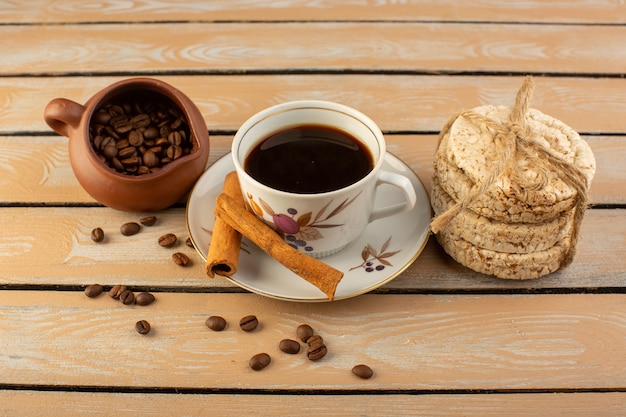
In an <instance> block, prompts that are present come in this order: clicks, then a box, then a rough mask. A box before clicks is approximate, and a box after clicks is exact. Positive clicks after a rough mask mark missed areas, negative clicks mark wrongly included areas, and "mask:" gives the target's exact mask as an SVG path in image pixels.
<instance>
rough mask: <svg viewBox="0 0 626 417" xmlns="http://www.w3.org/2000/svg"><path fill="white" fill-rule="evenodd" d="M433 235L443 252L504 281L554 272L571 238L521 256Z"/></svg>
mask: <svg viewBox="0 0 626 417" xmlns="http://www.w3.org/2000/svg"><path fill="white" fill-rule="evenodd" d="M435 236H436V238H437V241H438V242H439V244H440V245H441V246H442V247H443V249H444V250H445V251H446V253H447V254H448V255H450V256H451V257H452V258H453V259H454V260H455V261H457V262H458V263H460V264H461V265H463V266H466V267H468V268H470V269H472V270H474V271H476V272H480V273H483V274H487V275H494V276H496V277H498V278H503V279H517V280H523V279H535V278H539V277H541V276H544V275H547V274H550V273H552V272H555V271H557V270H558V269H559V268H560V267H561V264H562V263H563V261H564V259H565V256H566V254H567V252H568V251H569V249H570V236H564V237H563V238H561V239H560V240H559V241H558V242H557V243H556V244H555V245H554V246H552V247H551V248H549V249H546V250H542V251H535V252H531V253H522V254H517V253H504V252H497V251H493V250H490V249H483V248H479V247H477V246H475V245H473V244H472V243H470V242H468V241H466V240H465V239H463V238H461V237H460V236H457V235H455V234H454V233H450V232H449V231H448V230H440V231H439V233H437V234H436V235H435Z"/></svg>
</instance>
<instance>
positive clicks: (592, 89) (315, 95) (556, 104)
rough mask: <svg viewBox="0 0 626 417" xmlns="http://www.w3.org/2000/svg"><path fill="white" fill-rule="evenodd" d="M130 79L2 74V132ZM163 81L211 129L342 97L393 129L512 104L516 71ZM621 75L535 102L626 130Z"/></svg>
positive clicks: (562, 116) (552, 89)
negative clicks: (50, 107) (51, 106)
mask: <svg viewBox="0 0 626 417" xmlns="http://www.w3.org/2000/svg"><path fill="white" fill-rule="evenodd" d="M125 78H128V77H53V78H28V77H26V78H20V77H5V78H0V91H2V92H3V101H1V102H0V118H1V119H2V124H1V125H0V133H12V132H20V131H22V132H23V131H26V132H50V128H49V127H48V126H47V125H46V124H45V122H44V120H43V116H42V115H43V110H44V108H45V106H46V104H48V102H49V101H50V100H52V99H53V98H56V97H64V98H68V99H71V100H74V101H76V102H78V103H85V102H86V101H87V100H88V99H89V98H91V97H92V96H93V95H94V94H95V93H96V92H98V91H100V90H101V89H102V88H104V87H106V86H108V85H110V84H112V83H113V82H116V81H119V80H121V79H125ZM157 78H159V79H161V80H163V81H165V82H167V83H169V84H171V85H173V86H175V87H177V88H178V89H180V90H181V91H183V92H184V93H185V94H187V95H188V96H189V97H190V98H191V99H192V100H193V101H194V102H195V104H196V105H197V106H198V108H199V110H200V112H201V114H202V115H203V116H204V118H205V120H206V122H207V126H208V128H209V130H227V131H236V130H237V129H238V128H239V126H241V124H242V123H243V122H244V121H245V120H246V119H248V118H249V117H250V116H252V115H253V114H254V113H256V112H258V111H261V110H263V109H264V108H266V107H269V106H272V105H275V104H278V103H282V102H285V101H291V100H302V99H319V100H330V101H336V102H339V103H342V104H345V105H348V106H351V107H354V108H356V109H358V110H360V111H362V112H363V113H365V114H367V115H370V116H371V117H372V118H373V119H374V121H376V123H377V124H378V125H379V126H380V127H381V129H382V130H383V131H385V132H426V133H428V132H439V131H440V130H441V128H442V127H443V125H444V124H445V123H446V122H447V121H448V119H449V118H450V116H452V115H453V114H455V113H456V112H458V111H460V110H464V109H468V108H473V107H476V106H480V105H484V104H494V105H512V104H513V102H514V101H515V95H516V93H517V91H518V90H519V88H520V86H521V84H522V80H523V78H522V77H516V76H511V77H509V76H459V77H455V76H448V75H446V76H428V75H400V74H398V75H384V74H335V75H330V74H312V75H303V74H281V75H238V76H232V75H230V76H229V75H199V76H161V75H159V76H158V77H157ZM623 87H624V80H622V79H617V78H597V79H596V78H570V77H546V78H543V77H536V79H535V93H534V96H533V99H532V102H531V105H532V107H534V108H536V109H539V110H540V111H542V112H543V113H546V114H548V115H550V116H552V117H555V118H557V119H559V120H561V121H563V122H564V123H566V124H568V125H570V126H571V127H572V128H574V129H575V130H577V131H579V132H582V133H603V134H623V133H624V132H626V118H624V117H623V115H624V114H626V89H624V88H623Z"/></svg>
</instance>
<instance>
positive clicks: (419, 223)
mask: <svg viewBox="0 0 626 417" xmlns="http://www.w3.org/2000/svg"><path fill="white" fill-rule="evenodd" d="M234 169H235V168H234V165H233V162H232V159H231V156H230V154H227V155H225V156H224V157H222V158H221V159H219V160H218V161H216V162H215V163H214V164H213V165H211V167H209V169H208V170H207V171H206V172H205V173H204V174H202V176H201V177H200V179H199V180H198V182H197V183H196V185H195V186H194V189H193V190H192V192H191V194H190V196H189V200H188V203H187V229H188V231H189V235H190V237H191V240H192V242H193V244H194V246H195V247H196V250H197V251H198V253H199V254H200V256H202V258H203V259H204V260H205V261H206V256H207V251H208V247H209V243H210V242H211V230H213V222H214V220H215V215H214V214H213V209H214V207H215V198H216V197H217V195H218V194H219V193H220V192H221V190H222V185H223V181H224V177H225V176H226V174H228V173H229V172H230V171H233V170H234ZM383 169H384V170H387V171H391V172H397V173H400V174H403V175H405V176H407V177H408V178H409V179H410V180H411V183H412V184H413V187H414V188H415V192H416V194H417V204H416V205H415V207H414V208H413V209H412V210H411V211H408V212H406V213H402V214H398V215H395V216H391V217H387V218H384V219H380V220H376V221H374V222H372V223H370V225H369V226H368V227H367V228H366V229H365V231H364V232H363V234H362V235H361V236H360V237H359V238H358V239H357V240H356V241H355V242H353V243H351V244H350V245H349V246H348V247H346V248H345V249H343V250H342V251H341V252H339V253H337V254H335V255H331V256H327V257H324V258H322V259H321V260H322V261H323V262H326V263H328V264H330V265H331V266H333V267H334V268H337V269H339V270H340V271H343V272H344V276H343V278H342V280H341V282H340V283H339V286H338V287H337V291H336V293H335V300H341V299H345V298H350V297H354V296H357V295H360V294H363V293H366V292H369V291H371V290H373V289H375V288H377V287H380V286H381V285H383V284H385V283H387V282H389V281H391V280H392V279H394V278H395V277H397V276H398V275H399V274H400V273H401V272H402V271H404V270H405V269H406V268H407V267H408V266H409V265H411V263H413V261H415V259H417V257H418V256H419V254H420V253H421V252H422V250H423V249H424V247H425V246H426V242H427V241H428V237H429V232H428V225H429V222H430V217H431V209H430V200H429V196H428V194H427V193H426V190H425V188H424V185H423V184H422V182H421V181H420V179H419V178H418V177H417V175H415V173H414V172H413V171H412V170H411V169H410V168H409V167H408V166H407V165H406V164H405V163H404V162H402V161H401V160H400V159H398V158H397V157H395V156H394V155H391V154H389V153H388V154H387V156H386V157H385V162H384V164H383ZM394 201H397V202H398V203H401V202H402V201H404V200H403V196H402V193H401V191H399V190H398V189H397V188H394V187H391V186H381V187H380V188H379V189H378V193H377V196H376V202H375V204H374V207H383V206H389V205H390V204H393V202H394ZM368 246H369V248H370V250H369V251H368V250H367V248H368ZM381 255H383V256H381ZM376 256H378V257H379V259H377V258H375V257H376ZM364 257H367V259H363V258H364ZM368 262H369V265H371V269H372V270H371V271H369V272H368V271H367V270H366V268H368ZM377 266H378V269H376V267H377ZM381 267H382V269H380V268H381ZM229 279H230V280H231V281H233V282H234V283H235V284H237V285H239V286H240V287H242V288H245V289H246V290H249V291H252V292H255V293H258V294H261V295H265V296H268V297H272V298H277V299H281V300H290V301H306V302H313V301H328V300H327V298H326V296H325V295H324V294H323V293H322V292H321V291H320V290H319V289H318V288H316V287H315V286H313V285H312V284H310V283H308V282H307V281H305V280H303V279H302V278H300V277H299V276H297V275H295V274H294V273H292V272H291V271H289V270H288V269H286V268H285V267H283V266H282V265H281V264H279V263H278V262H277V261H275V260H274V259H272V258H271V257H270V256H269V255H267V254H265V252H263V251H262V250H261V249H259V248H258V247H257V246H256V245H254V244H253V243H251V242H250V241H248V240H247V239H245V238H244V239H243V241H242V246H241V253H240V255H239V265H238V269H237V273H236V274H234V275H233V276H231V277H230V278H229Z"/></svg>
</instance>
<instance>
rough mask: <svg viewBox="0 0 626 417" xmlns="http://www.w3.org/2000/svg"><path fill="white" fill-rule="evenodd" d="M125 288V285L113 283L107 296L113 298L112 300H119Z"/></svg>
mask: <svg viewBox="0 0 626 417" xmlns="http://www.w3.org/2000/svg"><path fill="white" fill-rule="evenodd" d="M126 290H127V288H126V285H114V286H113V287H111V289H110V290H109V297H111V298H113V299H114V300H119V298H120V295H122V293H123V292H124V291H126Z"/></svg>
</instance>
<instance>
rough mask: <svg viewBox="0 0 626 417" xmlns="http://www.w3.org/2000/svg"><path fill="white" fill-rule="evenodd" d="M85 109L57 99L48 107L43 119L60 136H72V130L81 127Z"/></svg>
mask: <svg viewBox="0 0 626 417" xmlns="http://www.w3.org/2000/svg"><path fill="white" fill-rule="evenodd" d="M84 111H85V107H84V106H82V105H80V104H78V103H76V102H74V101H72V100H68V99H65V98H55V99H54V100H52V101H50V102H49V103H48V105H47V106H46V108H45V110H44V113H43V118H44V120H45V121H46V123H47V124H48V126H50V127H51V128H52V130H54V131H55V132H57V133H58V134H60V135H63V136H67V137H69V136H70V133H71V131H72V130H75V129H77V128H78V126H79V125H80V119H81V117H82V115H83V112H84Z"/></svg>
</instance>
